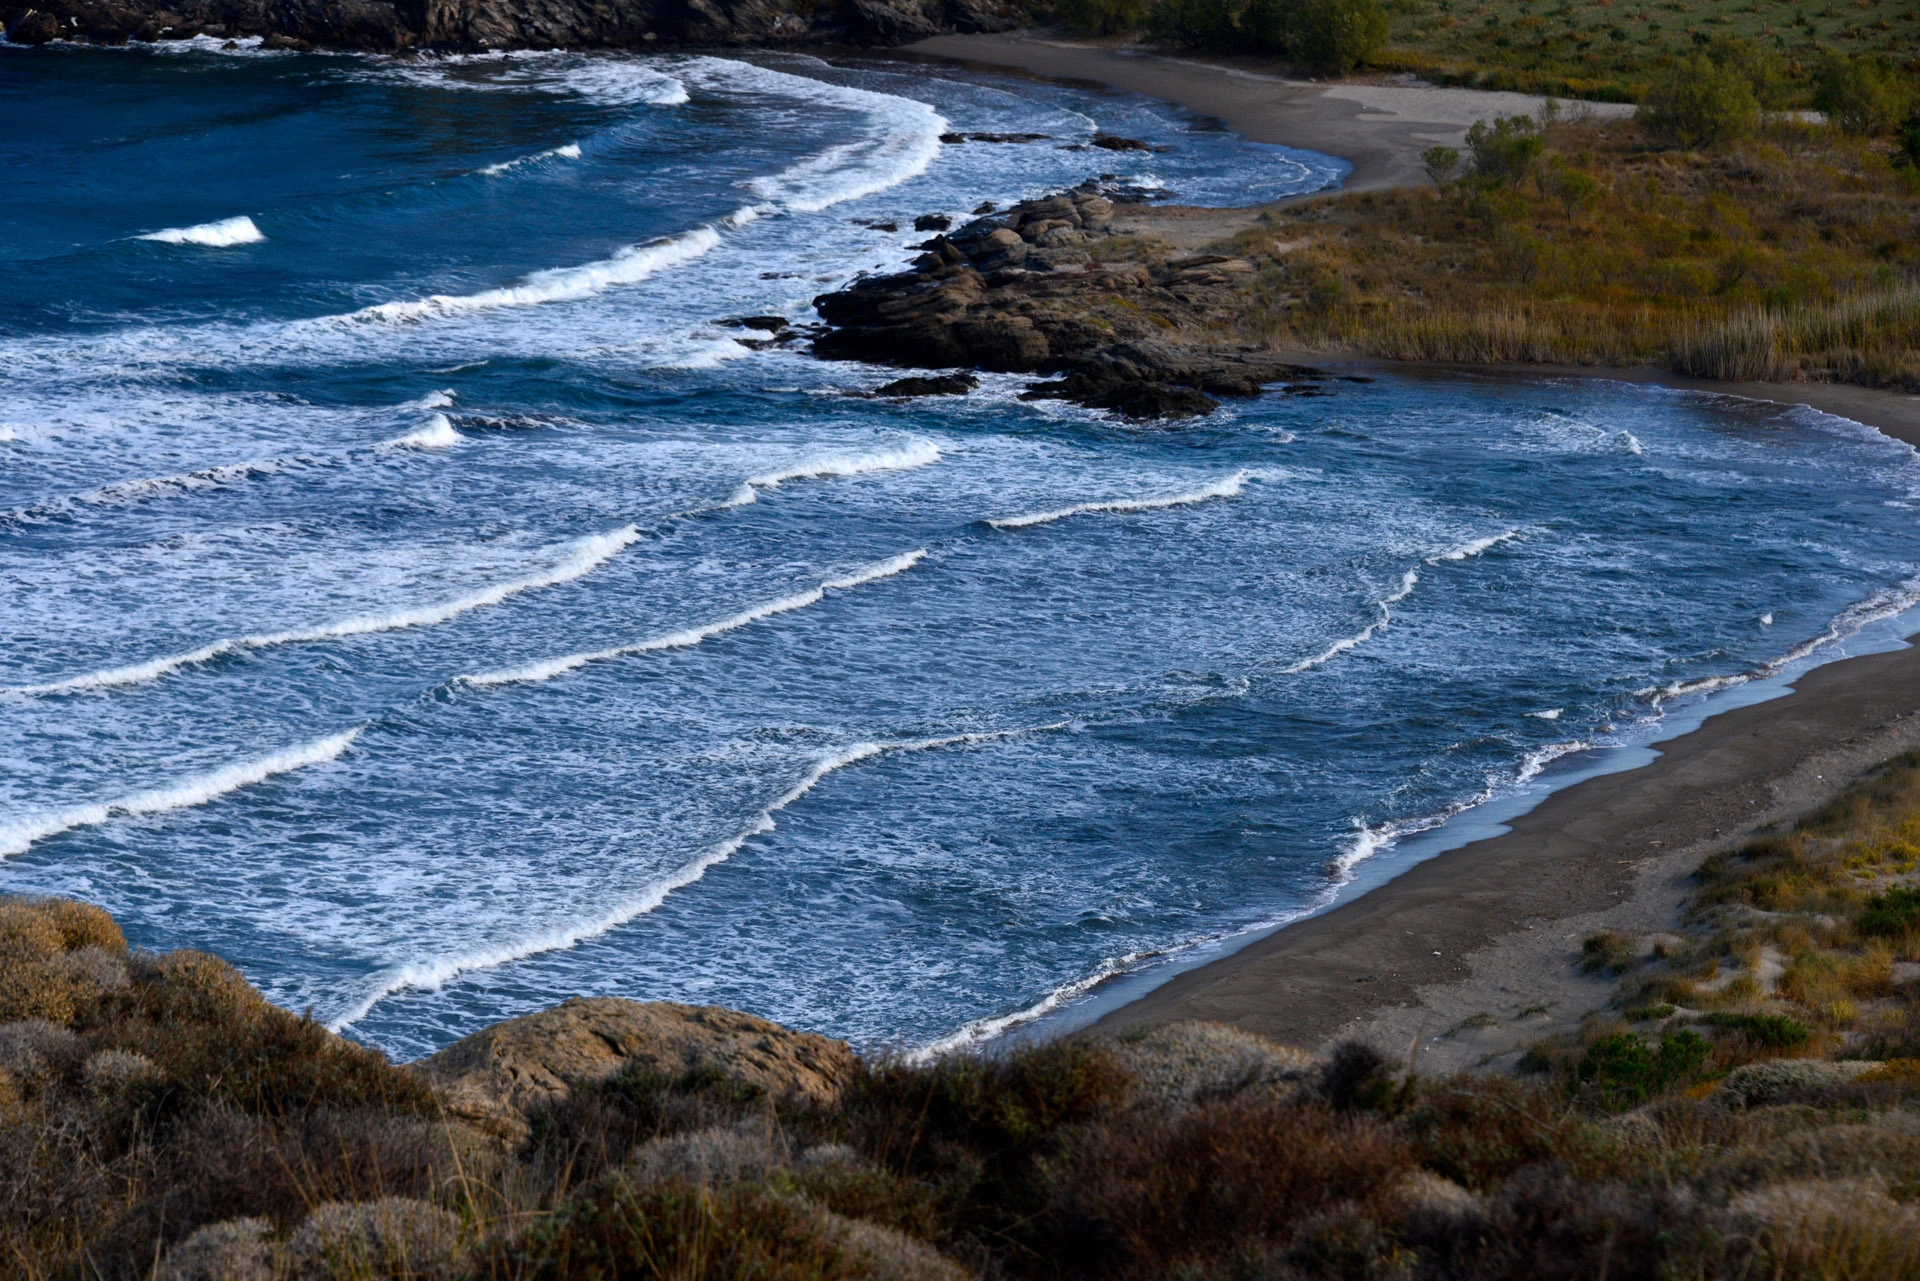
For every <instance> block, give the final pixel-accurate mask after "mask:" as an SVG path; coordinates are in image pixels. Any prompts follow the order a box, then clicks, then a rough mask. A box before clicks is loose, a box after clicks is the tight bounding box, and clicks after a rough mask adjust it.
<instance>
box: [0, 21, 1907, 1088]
mask: <svg viewBox="0 0 1920 1281" xmlns="http://www.w3.org/2000/svg"><path fill="white" fill-rule="evenodd" d="M0 111H4V113H5V117H6V118H7V119H9V120H12V121H14V122H16V127H15V128H13V129H10V130H8V131H7V132H6V134H5V135H4V136H0V226H4V228H5V230H6V232H7V246H8V253H9V258H10V261H11V262H12V264H13V266H12V269H11V270H9V271H8V272H7V273H5V275H4V276H0V638H3V639H0V891H4V892H9V893H32V894H43V893H57V894H72V895H77V896H80V897H83V898H86V899H89V900H92V901H95V902H98V903H101V904H102V905H104V906H106V907H107V908H108V909H110V910H111V911H112V912H113V913H114V914H115V916H116V917H117V918H118V919H119V920H120V921H121V922H122V924H123V926H124V927H125V928H126V930H127V933H128V935H129V937H130V938H131V939H132V940H133V941H134V942H136V943H138V944H141V945H143V946H147V947H153V948H173V947H193V948H200V949H204V950H207V951H212V952H216V953H218V954H220V955H221V956H224V957H227V958H229V959H230V960H232V961H233V962H234V963H235V964H237V965H238V966H239V967H240V968H241V969H242V970H243V971H244V972H245V973H246V975H247V977H248V978H249V979H251V980H252V981H253V982H255V983H256V984H258V985H259V986H260V987H261V988H262V990H263V991H265V993H266V994H267V995H268V996H269V997H270V998H271V999H273V1000H274V1001H276V1002H279V1003H281V1004H283V1005H286V1006H288V1007H291V1008H293V1009H296V1010H311V1011H312V1012H313V1014H314V1016H315V1017H316V1018H318V1019H320V1020H321V1021H323V1022H325V1023H326V1024H328V1025H329V1026H332V1027H335V1028H338V1029H340V1030H342V1031H343V1032H345V1033H346V1034H347V1035H350V1036H353V1037H356V1038H360V1039H362V1040H364V1041H367V1042H369V1043H372V1044H374V1045H378V1046H380V1047H382V1048H384V1049H386V1050H387V1051H389V1052H391V1053H392V1054H394V1055H395V1056H396V1057H399V1058H412V1057H415V1056H417V1055H420V1054H424V1053H428V1052H430V1051H432V1050H434V1049H435V1048H437V1047H439V1046H442V1045H445V1044H447V1043H448V1042H449V1041H451V1040H453V1039H455V1038H457V1037H460V1036H462V1035H465V1034H466V1033H469V1032H472V1031H474V1030H476V1029H478V1028H480V1027H482V1026H484V1025H486V1024H488V1023H491V1022H494V1021H497V1020H499V1019H501V1018H504V1017H507V1016H510V1015H514V1014H519V1013H524V1012H527V1011H530V1010H534V1009H538V1008H542V1007H544V1006H547V1005H550V1004H552V1003H554V1002H556V1001H558V1000H561V999H564V998H565V997H568V996H572V995H576V994H611V995H619V996H627V997H633V998H636V999H670V1000H677V1001H688V1002H695V1003H712V1004H720V1005H726V1006H731V1007H735V1008H739V1009H744V1010H749V1011H752V1012H754V1013H757V1014H761V1015H764V1016H766V1017H768V1018H772V1019H775V1020H777V1021H779V1022H782V1023H786V1024H790V1025H793V1026H797V1027H801V1028H806V1029H809V1030H815V1031H821V1032H827V1033H831V1034H833V1035H837V1036H842V1037H846V1038H848V1039H850V1040H852V1041H853V1042H854V1043H855V1044H856V1046H858V1047H860V1048H862V1049H863V1050H869V1051H886V1050H896V1051H913V1050H926V1049H929V1048H933V1049H937V1048H943V1047H953V1046H965V1045H972V1044H979V1043H982V1042H984V1041H987V1040H990V1039H991V1038H992V1037H994V1036H996V1035H999V1034H1002V1033H1004V1032H1006V1031H1008V1030H1009V1029H1013V1028H1018V1027H1021V1026H1024V1025H1030V1024H1032V1023H1033V1022H1034V1021H1035V1020H1039V1019H1044V1018H1046V1017H1048V1016H1057V1015H1059V1014H1061V1013H1062V1012H1067V1011H1071V1010H1072V1009H1073V1008H1075V1006H1076V1003H1079V1002H1083V1001H1085V1000H1086V999H1088V997H1089V996H1090V995H1091V994H1095V993H1097V992H1098V990H1099V986H1100V984H1101V983H1102V982H1103V981H1105V980H1107V979H1109V978H1111V977H1113V976H1115V975H1119V974H1138V973H1142V972H1150V971H1151V970H1152V968H1153V967H1155V966H1157V965H1161V964H1164V963H1166V962H1167V961H1169V960H1172V959H1177V958H1179V957H1181V956H1184V955H1189V954H1190V953H1191V951H1192V949H1194V948H1196V947H1218V946H1220V945H1221V943H1222V941H1223V940H1229V939H1231V938H1233V937H1234V936H1236V935H1237V934H1241V933H1244V932H1246V931H1249V930H1252V929H1255V928H1259V927H1263V926H1267V925H1271V924H1272V923H1274V922H1277V921H1284V920H1287V919H1290V918H1292V917H1294V916H1297V915H1299V914H1301V913H1303V912H1306V911H1310V910H1312V909H1314V908H1315V907H1317V906H1319V905H1322V904H1324V903H1325V902H1326V901H1328V899H1329V897H1330V896H1332V895H1335V894H1337V893H1338V892H1339V890H1340V887H1341V886H1342V885H1343V884H1347V883H1349V882H1351V881H1352V880H1353V878H1355V877H1356V876H1363V875H1364V873H1365V869H1366V868H1367V867H1368V865H1369V863H1370V862H1372V861H1373V860H1376V859H1378V858H1379V857H1380V854H1381V852H1382V851H1383V850H1389V849H1392V848H1394V846H1395V843H1396V842H1397V841H1404V840H1405V838H1407V837H1409V836H1410V835H1411V834H1413V833H1416V832H1422V831H1429V830H1431V829H1433V828H1435V827H1436V826H1438V825H1439V824H1441V823H1443V822H1444V821H1446V820H1447V819H1449V818H1451V817H1454V816H1457V815H1460V814H1462V813H1465V812H1468V811H1470V810H1472V809H1473V808H1474V807H1476V806H1479V805H1482V804H1484V803H1486V802H1489V801H1511V800H1512V799H1513V798H1514V797H1516V796H1520V795H1523V794H1526V793H1528V792H1537V791H1539V790H1541V789H1543V788H1545V787H1547V786H1549V785H1550V784H1551V783H1552V781H1553V780H1554V778H1555V777H1556V774H1557V773H1559V772H1562V771H1565V770H1568V769H1570V768H1573V767H1574V765H1575V764H1577V762H1578V761H1580V760H1581V759H1586V758H1588V757H1589V754H1590V753H1592V752H1594V751H1595V750H1598V749H1605V748H1607V747H1609V746H1614V745H1621V744H1632V743H1636V742H1643V741H1645V740H1646V739H1648V738H1650V737H1652V736H1653V735H1654V734H1656V733H1658V732H1659V729H1660V727H1661V725H1662V724H1663V723H1665V718H1667V717H1668V716H1670V715H1671V714H1672V713H1673V712H1674V710H1675V709H1676V708H1681V707H1685V706H1688V705H1690V704H1693V703H1697V701H1698V700H1699V699H1701V698H1702V697H1705V696H1707V695H1708V694H1710V693H1711V692H1712V691H1714V690H1716V689H1720V688H1723V687H1725V686H1727V685H1728V684H1731V683H1738V682H1741V681H1746V680H1749V679H1752V678H1754V677H1756V676H1760V677H1765V676H1769V675H1773V674H1776V673H1778V672H1781V671H1789V670H1792V668H1793V666H1794V665H1795V664H1804V663H1806V662H1810V661H1815V660H1818V659H1820V658H1822V657H1825V656H1828V655H1831V654H1834V653H1837V652H1840V650H1841V649H1842V648H1844V646H1845V644H1846V643H1847V641H1848V640H1849V638H1853V637H1855V636H1856V634H1857V633H1859V631H1860V629H1861V628H1862V627H1863V626H1866V625H1867V624H1869V623H1871V622H1873V621H1874V620H1877V619H1882V618H1888V617H1891V616H1893V615H1895V614H1897V613H1899V612H1900V611H1902V610H1905V609H1907V608H1909V607H1911V606H1912V605H1913V604H1914V603H1915V602H1916V600H1920V579H1917V578H1916V575H1920V526H1916V520H1915V503H1916V501H1917V495H1920V463H1916V459H1915V455H1914V451H1913V450H1911V449H1910V448H1908V447H1907V446H1905V445H1900V444H1897V443H1894V442H1892V441H1890V440H1888V439H1886V438H1885V437H1882V436H1880V435H1879V434H1878V433H1876V432H1874V431H1871V430H1869V429H1867V428H1865V427H1862V426H1860V425H1858V424H1855V423H1852V422H1848V421H1846V420H1843V419H1838V418H1833V417H1829V416H1826V415H1823V414H1819V413H1815V412H1813V411H1811V410H1807V409H1785V408H1782V407H1780V406H1776V405H1771V404H1766V403H1759V402H1753V401H1742V400H1737V399H1733V398H1729V397H1718V396H1710V395H1703V394H1698V393H1690V392H1678V391H1671V390H1664V389H1660V388H1656V387H1647V386H1629V385H1624V384H1618V383H1610V382H1605V381H1599V380H1571V379H1495V378H1474V377H1465V376H1461V377H1437V376H1436V377H1425V378H1417V377H1412V376H1394V377H1386V376H1380V377H1375V378H1373V379H1372V380H1371V381H1367V380H1361V379H1355V380H1351V381H1336V382H1333V383H1330V384H1328V385H1329V386H1330V387H1331V388H1332V389H1333V394H1331V395H1327V396H1313V397H1300V396H1287V395H1282V394H1279V393H1277V392H1276V393H1274V394H1269V395H1265V396H1262V397H1260V398H1258V399H1255V400H1249V401H1235V402H1230V403H1228V404H1227V406H1226V407H1225V408H1223V409H1222V410H1221V411H1220V412H1219V413H1216V414H1215V415H1213V416H1212V417H1209V418H1206V419H1202V420H1197V421H1193V422H1185V423H1175V424H1137V423H1129V422H1125V421H1121V420H1118V419H1115V418H1113V417H1111V416H1108V415H1105V414H1102V413H1098V412H1094V411H1089V410H1082V409H1078V408H1075V407H1072V406H1069V405H1065V404H1063V403H1061V402H1057V401H1039V402H1024V401H1022V400H1020V399H1019V398H1018V394H1019V392H1020V391H1021V390H1022V389H1023V388H1024V387H1025V386H1026V385H1027V381H1028V380H1026V379H1022V378H1015V377H1008V376H999V375H989V376H986V377H984V378H983V381H982V386H981V387H980V388H979V390H977V391H975V392H974V393H972V394H971V395H968V396H966V397H964V398H960V397H939V398H929V399H923V400H917V401H908V402H901V401H892V400H882V399H873V398H870V397H866V396H863V395H862V394H861V393H864V392H867V391H870V390H871V389H873V388H874V387H877V386H879V385H881V384H882V383H884V382H886V381H888V380H890V379H891V378H894V377H897V376H898V371H896V370H891V369H883V368H879V367H873V366H863V365H856V364H832V363H825V362H820V361H816V360H814V359H813V358H811V357H810V356H809V355H808V354H807V353H806V351H805V349H804V344H803V343H802V344H791V343H790V344H786V345H784V346H782V345H773V346H768V345H766V344H765V343H764V341H763V340H764V339H765V338H766V337H767V335H766V334H765V333H764V332H761V331H758V330H753V329H750V328H744V327H742V326H741V325H739V324H738V323H737V322H738V320H739V319H740V318H742V317H751V316H764V315H776V314H777V315H782V316H785V317H788V318H789V319H791V320H792V321H794V322H795V323H806V322H808V321H810V320H811V319H813V313H812V311H811V299H812V298H813V297H815V296H816V295H818V294H820V293H822V292H825V291H828V290H831V289H833V288H836V287H838V286H841V285H843V284H845V283H846V282H848V281H849V280H851V279H853V278H854V277H856V276H857V275H858V274H859V273H861V272H878V271H886V270H892V269H895V268H898V267H900V266H902V265H904V264H905V263H907V262H908V261H909V260H910V259H911V258H912V257H913V256H914V254H915V252H916V251H915V249H914V246H915V245H916V244H917V243H918V242H919V241H921V240H923V239H924V238H925V236H926V234H927V233H925V232H915V231H914V230H913V221H914V219H915V218H917V217H921V216H923V215H928V214H939V215H945V216H947V217H951V218H955V219H964V218H965V217H967V216H969V215H970V214H971V213H972V212H973V211H974V210H976V209H978V208H980V207H982V206H983V205H984V204H987V203H993V204H996V205H999V206H1002V207H1004V206H1005V205H1006V204H1007V203H1009V202H1012V201H1014V200H1018V199H1021V198H1025V197H1030V196H1035V195H1040V194H1044V193H1046V192H1048V191H1051V190H1055V189H1058V188H1061V187H1064V186H1069V185H1072V184H1074V183H1077V182H1080V181H1082V180H1084V179H1087V178H1090V177H1099V176H1102V175H1111V180H1112V181H1115V182H1120V183H1125V184H1130V185H1131V186H1133V187H1135V188H1137V189H1139V190H1142V191H1144V192H1147V193H1149V194H1161V195H1164V196H1165V197H1167V198H1170V199H1175V200H1179V201H1183V202H1187V203H1196V204H1220V205H1225V204H1251V203H1258V202H1262V201H1266V200H1270V199H1274V198H1277V197H1279V196H1282V195H1286V194H1290V193H1296V192H1305V191H1313V190H1318V189H1321V188H1323V187H1326V186H1329V185H1332V184H1337V183H1338V182H1339V180H1340V179H1341V178H1342V177H1343V176H1344V174H1345V173H1346V172H1347V166H1346V165H1345V164H1344V163H1343V162H1341V161H1339V160H1337V159H1334V158H1331V157H1327V156H1320V155H1315V154H1312V153H1307V152H1299V151H1293V150H1289V149H1286V148H1279V147H1272V146H1263V145H1256V144H1253V143H1250V142H1247V141H1245V140H1243V139H1241V138H1239V137H1237V136H1235V135H1233V134H1232V133H1230V132H1227V131H1226V130H1224V129H1222V128H1221V127H1219V126H1218V124H1217V123H1215V122H1211V121H1208V120H1205V119H1202V118H1198V117H1195V116H1192V115H1190V114H1188V113H1185V112H1183V111H1181V110H1179V109H1177V108H1175V107H1172V106H1169V105H1166V104H1162V103H1156V102H1153V101H1150V100H1146V99H1142V98H1138V97H1133V96H1128V95H1124V94H1120V93H1113V92H1106V91H1102V90H1098V89H1095V88H1092V87H1073V86H1061V85H1054V84H1048V83H1042V82H1037V81H1032V80H1023V79H1015V78H1011V77H998V76H993V75H988V74H983V73H968V72H963V71H961V70H959V69H957V68H952V67H946V66H937V65H932V64H916V63H910V62H904V61H897V60H893V61H890V60H886V59H881V58H871V59H855V60H845V59H840V60H835V61H833V62H828V61H823V60H821V59H819V58H815V57H810V56H803V55H773V54H727V55H724V56H721V55H696V54H672V55H659V56H649V57H637V56H614V55H607V56H590V55H579V54H544V55H513V56H488V57H471V58H439V59H416V60H405V61H402V60H390V59H380V58H372V57H360V56H321V55H301V54H286V53H275V54H268V53H264V52H261V51H258V50H256V49H253V48H249V47H246V46H245V45H244V44H243V45H240V46H237V47H234V48H230V49H229V48H223V47H222V46H221V45H220V44H219V43H218V42H214V41H210V40H205V39H202V40H199V41H196V42H193V43H191V44H188V45H182V46H174V47H167V48H157V47H140V46H134V47H131V48H128V49H124V50H100V49H85V48H75V47H63V46H58V45H55V46H49V47H47V48H43V49H38V50H22V49H16V48H11V47H0ZM1096 131H1105V132H1108V133H1112V134H1117V135H1122V136H1125V137H1129V138H1136V139H1141V140H1144V141H1146V142H1149V143H1151V144H1153V145H1154V146H1155V147H1157V148H1159V149H1158V150H1155V151H1148V152H1140V151H1127V152H1113V151H1107V150H1102V149H1100V148H1096V147H1091V146H1090V145H1089V144H1090V142H1091V140H1092V137H1093V135H1094V133H1095V132H1096ZM972 132H988V133H1002V134H1034V135H1041V136H1039V137H1036V138H1032V139H1029V140H1027V141H1023V142H1010V143H989V142H978V141H973V142H965V143H959V144H954V143H943V142H942V141H941V135H942V134H953V133H972Z"/></svg>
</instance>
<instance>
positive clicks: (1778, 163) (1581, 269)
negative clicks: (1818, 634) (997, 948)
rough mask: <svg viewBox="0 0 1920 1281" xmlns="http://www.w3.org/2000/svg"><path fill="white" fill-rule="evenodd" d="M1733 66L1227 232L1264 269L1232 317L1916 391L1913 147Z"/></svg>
mask: <svg viewBox="0 0 1920 1281" xmlns="http://www.w3.org/2000/svg"><path fill="white" fill-rule="evenodd" d="M1724 66H1725V64H1721V66H1720V67H1716V65H1715V64H1713V63H1711V61H1710V60H1708V59H1706V58H1704V57H1703V58H1702V59H1701V66H1699V67H1696V68H1695V70H1696V72H1697V73H1698V74H1697V75H1695V76H1693V77H1692V78H1691V80H1690V81H1689V82H1688V85H1687V87H1685V88H1684V89H1682V88H1680V87H1675V88H1673V89H1671V90H1670V91H1668V92H1667V93H1666V94H1665V95H1664V96H1661V97H1658V98H1656V99H1655V100H1653V101H1652V102H1651V103H1649V104H1648V105H1647V106H1646V107H1644V108H1643V109H1642V112H1641V113H1640V118H1638V119H1634V120H1614V121H1600V120H1594V119H1588V118H1582V117H1581V116H1579V115H1578V114H1577V113H1574V114H1566V113H1549V115H1548V116H1547V118H1546V119H1544V120H1535V119H1532V118H1525V117H1522V118H1509V119H1501V120H1496V121H1493V122H1491V123H1485V124H1482V125H1479V126H1476V127H1475V129H1474V130H1473V131H1471V132H1470V133H1469V135H1468V143H1469V152H1468V154H1466V155H1461V154H1459V153H1458V152H1456V151H1455V150H1454V149H1451V148H1434V149H1433V150H1432V151H1430V152H1429V153H1428V155H1427V168H1428V172H1429V173H1430V175H1431V176H1432V177H1433V178H1434V179H1435V181H1436V183H1437V184H1438V185H1437V186H1435V187H1432V188H1419V189H1401V190H1395V191H1388V192H1367V193H1359V194H1353V195H1343V196H1336V197H1327V198H1320V199H1314V200H1309V201H1305V202H1300V203H1296V204H1293V205H1291V206H1288V207H1285V208H1282V209H1279V210H1275V211H1271V212H1269V213H1267V214H1266V215H1263V218H1262V222H1261V225H1260V226H1258V227H1256V228H1253V229H1250V230H1247V231H1245V232H1243V233H1242V234H1241V235H1240V236H1239V237H1238V238H1237V240H1236V241H1235V242H1234V246H1233V248H1234V251H1235V252H1236V253H1239V254H1241V255H1242V256H1244V257H1245V258H1246V259H1247V260H1248V261H1250V262H1251V263H1253V265H1254V267H1255V273H1254V276H1253V278H1252V281H1251V283H1250V285H1249V286H1248V288H1247V290H1246V291H1245V294H1244V299H1245V304H1244V308H1243V311H1242V314H1241V317H1240V320H1239V323H1238V326H1237V331H1236V332H1237V333H1238V334H1240V335H1242V336H1244V337H1248V338H1253V339H1256V340H1259V341H1262V342H1267V343H1271V344H1275V345H1279V346H1285V347H1292V348H1296V349H1297V348H1316V347H1317V348H1329V347H1337V348H1345V349H1349V350H1353V351H1357V352H1360V353H1363V354H1365V355H1368V356H1374V357H1381V358H1386V359H1397V360H1418V361H1452V362H1469V363H1501V362H1529V363H1541V362H1545V363H1568V364H1597V365H1642V364H1659V365H1664V366H1667V367H1669V368H1671V369H1673V370H1675V371H1677V372H1680V373H1685V374H1691V375H1696V376H1700V377H1707V378H1724V379H1775V380H1787V381H1791V380H1796V379H1810V380H1825V381H1844V382H1857V383H1862V384H1865V385H1869V386H1914V385H1920V168H1916V167H1915V166H1914V163H1913V159H1914V157H1912V156H1910V155H1908V154H1907V153H1906V151H1904V150H1902V149H1897V148H1896V147H1895V146H1893V145H1892V144H1891V143H1890V141H1889V140H1887V139H1885V138H1874V137H1864V136H1859V135H1854V134H1849V133H1846V132H1844V131H1843V130H1841V129H1839V128H1836V127H1833V126H1828V125H1816V124H1808V123H1804V122H1801V121H1798V120H1794V119H1790V118H1782V117H1778V116H1775V117H1771V118H1765V119H1763V118H1761V117H1760V115H1759V113H1758V112H1757V111H1755V110H1754V109H1753V108H1752V99H1751V95H1750V94H1749V95H1748V96H1747V97H1746V99H1745V100H1744V101H1742V100H1741V96H1740V94H1739V93H1738V92H1735V91H1734V90H1731V89H1725V88H1724V87H1723V86H1720V85H1717V84H1716V81H1715V76H1716V75H1718V74H1721V71H1722V68H1724ZM1725 75H1726V76H1727V78H1728V79H1729V80H1730V81H1732V82H1733V83H1734V84H1735V85H1736V86H1737V85H1740V84H1742V83H1744V82H1743V81H1742V80H1741V79H1740V78H1739V74H1738V73H1737V72H1735V71H1731V70H1728V71H1725ZM1837 75H1838V73H1836V76H1837ZM1730 98H1731V99H1732V101H1729V99H1730Z"/></svg>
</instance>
